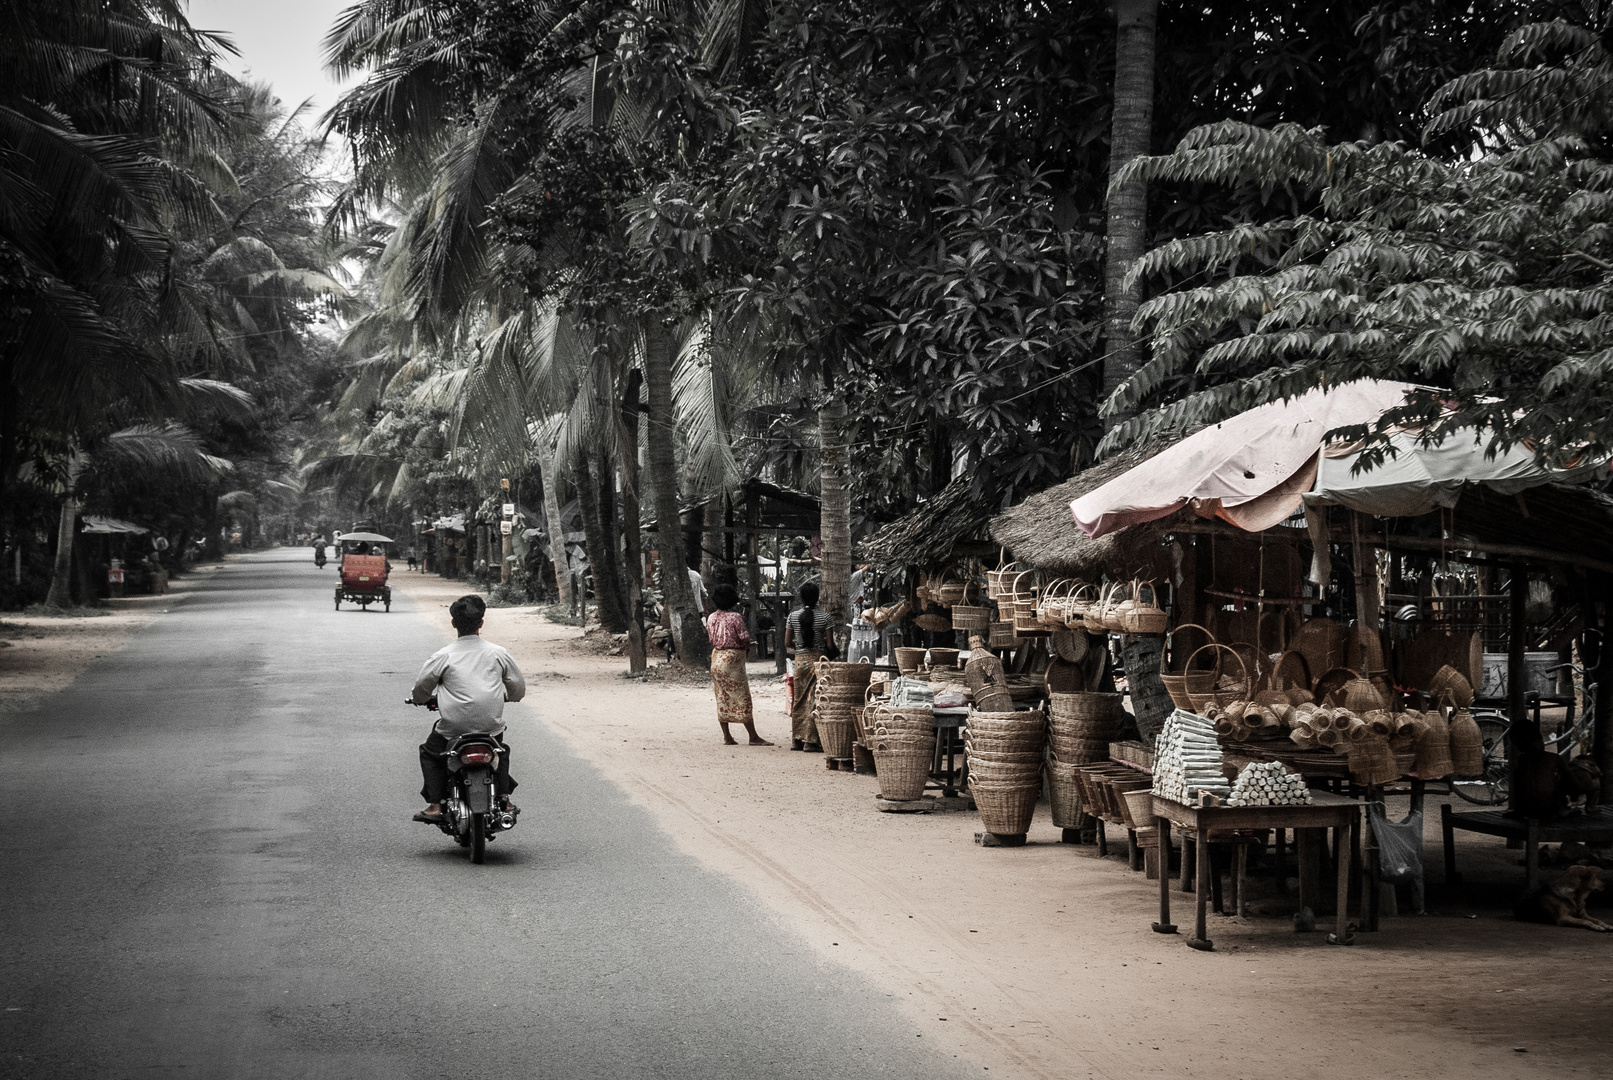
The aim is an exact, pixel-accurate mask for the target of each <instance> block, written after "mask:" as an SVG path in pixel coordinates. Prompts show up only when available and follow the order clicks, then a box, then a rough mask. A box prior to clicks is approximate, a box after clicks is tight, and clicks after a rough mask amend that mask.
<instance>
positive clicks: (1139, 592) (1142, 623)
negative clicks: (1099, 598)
mask: <svg viewBox="0 0 1613 1080" xmlns="http://www.w3.org/2000/svg"><path fill="white" fill-rule="evenodd" d="M1145 590H1146V591H1147V593H1148V600H1147V601H1146V602H1144V600H1143V592H1144V591H1145ZM1115 621H1116V623H1117V624H1118V629H1119V630H1120V631H1121V632H1122V633H1125V634H1163V633H1164V632H1165V628H1166V627H1167V626H1169V625H1170V616H1168V615H1166V614H1165V609H1164V608H1162V607H1160V606H1159V596H1158V594H1157V593H1156V592H1155V591H1154V583H1153V582H1151V581H1139V582H1135V583H1133V586H1132V600H1131V605H1130V606H1129V607H1125V608H1123V609H1122V610H1121V612H1120V614H1119V615H1117V616H1116V618H1115Z"/></svg>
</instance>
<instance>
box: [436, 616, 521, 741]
mask: <svg viewBox="0 0 1613 1080" xmlns="http://www.w3.org/2000/svg"><path fill="white" fill-rule="evenodd" d="M432 694H436V695H437V727H436V730H437V731H438V733H439V734H441V735H442V736H443V737H444V738H446V739H449V740H452V739H454V738H455V737H456V736H459V735H468V734H470V733H472V732H486V733H487V734H490V735H497V734H499V733H501V732H502V731H503V730H504V702H505V701H520V700H521V698H523V697H524V696H526V680H525V679H524V678H522V677H521V669H520V668H519V667H516V665H515V658H514V657H512V656H511V655H510V654H509V652H508V651H507V650H506V649H505V648H504V647H503V646H502V645H495V644H493V643H492V642H491V641H488V640H486V639H485V638H483V637H481V636H480V635H478V634H467V635H465V636H464V637H461V638H456V639H455V640H454V642H453V644H451V645H446V646H444V647H443V648H441V649H438V650H437V651H436V652H434V653H432V654H431V657H430V659H428V660H427V661H426V664H425V667H422V668H421V669H420V677H419V678H418V679H416V680H415V681H414V700H415V701H417V702H419V703H420V704H422V705H423V704H425V702H426V699H427V698H429V697H431V695H432Z"/></svg>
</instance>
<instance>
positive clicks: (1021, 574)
mask: <svg viewBox="0 0 1613 1080" xmlns="http://www.w3.org/2000/svg"><path fill="white" fill-rule="evenodd" d="M1026 574H1030V575H1032V576H1034V575H1035V574H1036V571H1035V570H1034V569H1032V570H1021V571H1020V572H1019V573H1017V574H1015V575H1014V584H1013V585H1012V586H1011V587H1010V588H1009V590H1008V591H1009V592H1011V593H1014V594H1016V595H1017V594H1018V593H1019V580H1020V578H1023V577H1024V576H1025V575H1026Z"/></svg>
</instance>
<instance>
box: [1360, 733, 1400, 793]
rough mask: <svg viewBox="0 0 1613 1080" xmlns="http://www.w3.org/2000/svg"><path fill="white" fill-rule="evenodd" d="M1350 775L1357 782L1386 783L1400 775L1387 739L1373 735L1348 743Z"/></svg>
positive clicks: (1398, 766)
mask: <svg viewBox="0 0 1613 1080" xmlns="http://www.w3.org/2000/svg"><path fill="white" fill-rule="evenodd" d="M1349 762H1350V776H1351V777H1352V778H1354V780H1355V782H1356V783H1358V784H1387V783H1390V782H1391V781H1393V780H1395V779H1397V778H1398V777H1399V776H1400V765H1399V763H1398V762H1397V761H1396V760H1395V755H1394V752H1393V751H1391V750H1390V749H1389V740H1388V739H1386V738H1384V737H1383V736H1382V735H1373V736H1371V737H1370V738H1365V739H1361V740H1360V741H1358V742H1352V743H1351V744H1350V755H1349Z"/></svg>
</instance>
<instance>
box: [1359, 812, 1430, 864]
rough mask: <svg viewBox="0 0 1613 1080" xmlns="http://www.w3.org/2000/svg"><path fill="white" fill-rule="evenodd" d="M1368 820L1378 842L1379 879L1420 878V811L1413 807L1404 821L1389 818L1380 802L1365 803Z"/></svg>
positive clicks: (1421, 816) (1421, 831)
mask: <svg viewBox="0 0 1613 1080" xmlns="http://www.w3.org/2000/svg"><path fill="white" fill-rule="evenodd" d="M1367 823H1368V824H1370V825H1371V826H1372V835H1373V837H1374V838H1375V839H1376V840H1377V841H1378V878H1379V880H1382V881H1396V882H1399V881H1411V882H1418V883H1421V881H1422V880H1423V812H1422V811H1421V810H1413V811H1412V812H1411V816H1410V817H1408V818H1406V820H1405V821H1390V820H1389V815H1388V814H1387V813H1386V812H1385V811H1384V808H1383V803H1381V802H1372V803H1367Z"/></svg>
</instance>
